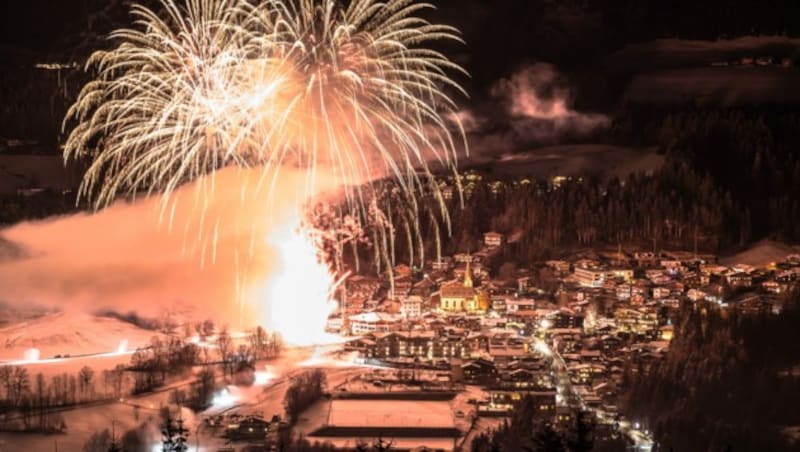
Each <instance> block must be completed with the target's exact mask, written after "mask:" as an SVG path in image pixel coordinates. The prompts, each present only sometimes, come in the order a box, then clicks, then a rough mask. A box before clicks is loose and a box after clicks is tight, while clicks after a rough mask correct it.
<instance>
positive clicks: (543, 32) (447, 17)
mask: <svg viewBox="0 0 800 452" xmlns="http://www.w3.org/2000/svg"><path fill="white" fill-rule="evenodd" d="M140 1H144V2H145V3H146V2H155V1H156V0H140ZM1 3H2V6H0V8H3V10H0V52H3V54H6V55H7V54H9V52H11V53H13V54H15V56H17V57H19V56H24V55H26V54H27V52H28V51H33V52H34V53H35V54H41V53H42V52H50V53H51V54H53V53H55V54H61V55H63V54H65V53H66V54H69V52H71V51H75V50H76V49H77V48H79V47H81V46H92V45H96V40H97V37H98V36H101V35H103V34H105V33H107V32H108V31H109V29H110V28H113V27H115V26H119V25H121V24H125V22H126V21H127V20H128V16H127V10H128V5H129V3H130V0H3V1H2V2H1ZM432 3H434V4H435V5H436V6H437V7H438V11H436V12H434V13H432V18H433V19H434V20H436V21H439V22H445V23H449V24H453V25H456V26H457V27H458V28H460V29H461V30H462V31H463V33H464V37H465V39H466V41H467V43H468V46H466V47H458V46H455V47H452V48H448V49H447V51H448V54H449V55H451V57H453V58H454V59H456V60H457V61H459V62H460V63H462V64H464V65H465V66H466V67H467V68H468V69H469V71H470V73H471V74H472V78H473V80H472V82H470V85H471V86H469V88H471V89H470V91H471V92H475V93H476V94H477V95H480V93H481V92H484V91H485V90H486V88H487V87H488V86H490V85H491V83H493V82H494V81H495V80H497V79H498V78H500V77H504V76H507V75H508V74H510V73H511V72H512V71H513V70H514V69H515V68H516V67H518V66H520V65H522V64H526V63H531V62H538V61H545V62H550V63H553V64H555V65H556V66H558V67H559V69H560V70H562V71H566V72H593V71H594V70H595V69H596V67H597V66H598V65H599V64H601V63H602V58H603V57H604V55H607V54H608V53H609V52H612V51H614V50H616V49H619V48H620V47H621V46H623V45H625V44H626V43H631V42H637V41H642V40H648V39H653V38H657V37H676V36H678V37H685V38H705V39H716V38H717V37H721V36H722V37H725V36H728V37H730V36H737V35H742V34H747V33H766V34H784V33H788V34H790V35H791V34H793V33H794V32H796V31H798V30H797V29H798V27H800V20H797V18H798V17H800V2H799V1H797V0H706V1H702V2H698V1H696V0H432ZM93 40H94V41H93ZM90 42H91V44H88V43H90ZM81 50H83V49H81Z"/></svg>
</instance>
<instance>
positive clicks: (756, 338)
mask: <svg viewBox="0 0 800 452" xmlns="http://www.w3.org/2000/svg"><path fill="white" fill-rule="evenodd" d="M799 324H800V294H798V293H797V292H795V293H793V294H790V295H789V296H788V297H787V300H786V303H785V305H784V309H783V310H782V312H781V313H780V315H773V314H768V313H764V314H761V315H757V316H754V315H742V314H740V313H739V312H737V311H736V310H735V309H733V310H730V311H719V310H716V309H713V308H704V307H698V308H695V307H692V306H691V305H689V304H688V303H687V304H686V305H685V306H684V307H683V308H682V309H681V312H680V315H679V318H678V321H677V323H676V326H675V335H674V337H673V340H672V342H671V343H670V347H669V351H668V352H667V354H666V357H665V358H664V359H663V360H662V361H659V362H656V363H654V364H653V365H651V366H649V367H647V368H640V369H639V371H638V372H636V373H635V374H634V375H633V376H632V382H631V384H630V386H629V387H628V388H627V390H626V392H625V395H624V398H623V404H624V405H625V406H626V412H627V413H630V414H631V416H632V417H636V418H638V419H644V420H645V423H646V424H647V425H648V426H649V429H650V430H652V431H653V432H654V434H655V438H656V440H657V441H658V443H659V444H661V445H662V447H663V448H664V450H670V448H671V449H673V450H708V451H721V450H759V451H769V450H776V451H777V450H798V449H799V448H800V445H798V444H797V443H792V442H791V441H790V440H789V439H788V438H787V437H786V436H785V435H784V433H783V432H782V428H783V426H786V425H798V423H800V414H799V413H800V412H798V410H797V406H798V404H800V377H798V375H797V372H796V366H797V357H798V356H800V345H798V344H800V330H798V329H797V325H799Z"/></svg>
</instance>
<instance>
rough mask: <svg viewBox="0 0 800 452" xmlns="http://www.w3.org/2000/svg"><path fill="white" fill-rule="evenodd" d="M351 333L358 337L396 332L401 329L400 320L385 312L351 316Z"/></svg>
mask: <svg viewBox="0 0 800 452" xmlns="http://www.w3.org/2000/svg"><path fill="white" fill-rule="evenodd" d="M349 321H350V332H351V334H353V335H355V336H358V335H361V334H366V333H375V332H388V331H394V330H396V329H398V328H399V327H400V319H399V318H398V317H397V316H396V315H393V314H387V313H385V312H365V313H362V314H357V315H353V316H350V318H349Z"/></svg>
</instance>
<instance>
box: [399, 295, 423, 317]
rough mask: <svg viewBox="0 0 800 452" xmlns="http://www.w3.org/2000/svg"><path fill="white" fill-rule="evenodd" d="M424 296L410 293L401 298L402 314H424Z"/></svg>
mask: <svg viewBox="0 0 800 452" xmlns="http://www.w3.org/2000/svg"><path fill="white" fill-rule="evenodd" d="M422 304H423V301H422V297H421V296H419V295H409V296H407V297H404V298H403V299H401V300H400V314H401V315H402V316H403V317H405V318H416V317H419V316H420V315H421V314H422Z"/></svg>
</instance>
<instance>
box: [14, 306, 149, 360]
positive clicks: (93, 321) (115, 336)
mask: <svg viewBox="0 0 800 452" xmlns="http://www.w3.org/2000/svg"><path fill="white" fill-rule="evenodd" d="M158 334H159V333H157V332H154V331H148V330H144V329H142V328H138V327H137V326H135V325H132V324H130V323H125V322H122V321H120V320H117V319H112V318H106V317H97V316H94V315H91V314H82V313H56V314H50V315H46V316H43V317H40V318H37V319H33V320H29V321H24V322H21V323H16V324H13V325H11V326H7V327H5V328H0V344H2V345H1V346H0V361H16V360H23V359H25V358H26V356H25V355H26V351H28V350H30V349H37V350H39V358H40V359H47V358H52V357H54V356H56V355H62V356H64V355H70V356H77V355H88V354H102V353H113V352H119V351H126V350H135V349H136V348H137V347H143V346H145V345H147V343H148V342H150V339H151V338H152V337H153V336H157V335H158Z"/></svg>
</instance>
